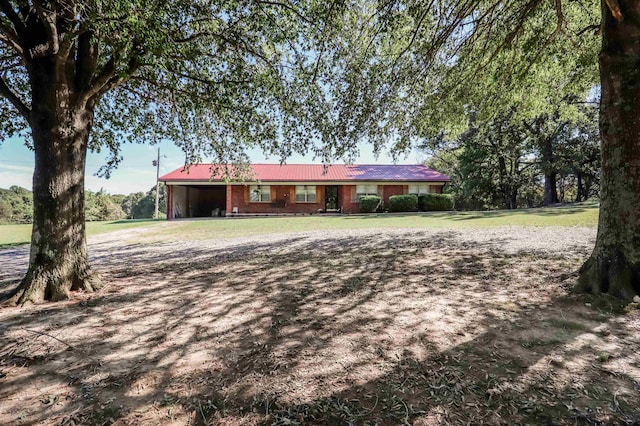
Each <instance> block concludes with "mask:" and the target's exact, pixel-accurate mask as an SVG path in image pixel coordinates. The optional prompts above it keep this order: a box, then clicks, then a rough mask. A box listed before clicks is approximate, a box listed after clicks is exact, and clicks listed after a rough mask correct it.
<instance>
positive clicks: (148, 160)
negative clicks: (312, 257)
mask: <svg viewBox="0 0 640 426" xmlns="http://www.w3.org/2000/svg"><path fill="white" fill-rule="evenodd" d="M158 147H160V154H161V156H162V157H161V159H160V176H162V175H163V174H166V173H169V172H171V171H173V170H175V169H177V168H179V167H182V166H183V165H184V154H183V153H182V150H180V148H178V147H176V146H175V145H173V144H172V143H171V142H168V141H164V142H160V143H159V144H158V145H155V146H148V145H136V144H128V145H124V146H123V149H122V156H123V161H122V162H121V163H120V165H119V166H118V168H117V169H116V170H115V171H114V172H113V173H112V174H111V177H110V178H109V179H105V178H100V177H98V176H96V175H95V173H96V172H97V171H98V169H99V168H100V166H102V165H104V164H105V163H106V157H107V153H106V152H102V153H89V154H88V155H87V170H86V177H85V186H86V188H87V189H88V190H90V191H94V192H97V191H99V190H100V189H103V190H104V191H106V192H108V193H110V194H130V193H132V192H139V191H142V192H147V191H149V190H150V189H151V188H152V187H153V186H154V185H155V184H156V168H155V167H154V166H153V164H152V161H153V160H155V159H156V157H157V155H158V152H157V149H158ZM359 149H360V156H359V157H358V158H356V159H355V160H354V163H358V164H392V163H393V160H392V158H391V156H390V155H388V154H386V153H385V152H382V153H381V154H380V156H379V157H378V158H377V159H376V158H375V157H374V155H373V153H372V150H371V147H370V146H368V145H364V144H362V145H360V146H359ZM249 157H250V159H251V162H252V163H277V162H278V160H277V159H274V158H270V159H267V158H265V156H264V155H263V153H262V152H261V151H260V150H253V151H249ZM423 160H424V154H421V153H419V152H416V151H413V152H409V153H407V155H406V156H404V157H403V156H401V157H400V158H399V159H398V161H396V164H417V163H421V162H422V161H423ZM287 163H288V164H312V163H318V162H317V161H314V160H313V156H311V155H308V156H300V155H296V156H292V157H291V158H290V159H289V160H287ZM33 165H34V158H33V152H32V151H30V150H29V149H28V148H27V147H26V146H25V145H24V140H21V139H18V138H10V139H7V140H4V141H0V188H9V187H10V186H12V185H18V186H21V187H23V188H27V189H31V186H32V184H31V182H32V176H33Z"/></svg>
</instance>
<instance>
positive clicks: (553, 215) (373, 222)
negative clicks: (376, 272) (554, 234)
mask: <svg viewBox="0 0 640 426" xmlns="http://www.w3.org/2000/svg"><path fill="white" fill-rule="evenodd" d="M597 223H598V204H597V203H580V204H572V205H568V206H561V207H550V208H535V209H521V210H512V211H507V210H498V211H487V212H432V213H415V214H375V215H346V216H322V215H313V216H311V215H308V216H287V217H243V218H236V219H223V220H184V221H175V222H169V223H168V226H163V227H162V228H160V229H158V231H157V232H154V233H153V236H151V237H145V238H151V239H152V240H154V241H166V240H175V238H180V239H186V240H202V239H215V238H232V237H242V236H250V235H264V234H273V233H280V232H299V231H310V230H341V229H362V228H486V227H495V226H595V225H596V224H597ZM159 224H167V222H165V221H163V220H159V221H154V220H150V219H149V220H119V221H110V222H89V223H88V224H87V233H88V235H96V234H102V233H105V232H111V231H119V230H123V229H129V228H139V227H148V226H157V225H159ZM30 235H31V225H0V248H6V247H10V246H15V245H21V244H27V243H28V242H29V239H30Z"/></svg>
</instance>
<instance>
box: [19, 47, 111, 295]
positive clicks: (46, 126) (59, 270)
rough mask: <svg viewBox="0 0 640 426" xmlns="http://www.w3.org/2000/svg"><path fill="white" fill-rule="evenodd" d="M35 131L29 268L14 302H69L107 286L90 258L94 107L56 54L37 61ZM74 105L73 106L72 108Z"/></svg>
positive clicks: (32, 122)
mask: <svg viewBox="0 0 640 426" xmlns="http://www.w3.org/2000/svg"><path fill="white" fill-rule="evenodd" d="M30 72H31V73H32V75H31V82H32V96H33V98H32V99H33V102H32V112H31V129H32V136H33V145H34V148H35V170H34V174H33V208H34V211H33V231H32V237H31V254H30V258H29V269H28V270H27V273H26V275H25V277H24V279H23V280H22V282H21V284H20V286H19V287H18V288H17V289H16V290H15V292H14V295H13V301H14V302H16V303H18V304H21V305H24V304H26V303H38V302H42V301H44V300H51V301H57V300H63V299H67V298H68V297H69V292H70V291H71V290H85V291H93V290H96V289H98V288H100V287H101V286H102V283H101V281H100V279H99V278H98V277H97V275H95V274H94V273H93V272H92V270H91V268H90V266H89V261H88V256H87V245H86V233H85V212H84V201H85V200H84V174H85V162H86V154H87V142H88V139H89V132H90V130H91V125H92V122H93V115H94V112H93V106H88V107H87V106H83V107H82V108H74V107H73V104H74V101H75V98H76V96H77V95H76V94H74V93H73V92H72V91H71V90H70V88H69V86H68V85H65V84H63V83H61V80H63V77H64V76H62V75H61V73H63V72H64V71H61V70H60V69H56V67H55V65H54V60H53V59H52V58H51V57H47V58H41V59H38V60H34V62H33V65H32V69H31V70H30ZM70 106H71V107H70Z"/></svg>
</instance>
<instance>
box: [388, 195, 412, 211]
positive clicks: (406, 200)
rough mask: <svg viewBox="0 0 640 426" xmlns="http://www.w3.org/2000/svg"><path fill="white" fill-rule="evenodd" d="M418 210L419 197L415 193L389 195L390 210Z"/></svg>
mask: <svg viewBox="0 0 640 426" xmlns="http://www.w3.org/2000/svg"><path fill="white" fill-rule="evenodd" d="M416 210H418V197H417V196H416V195H414V194H408V195H392V196H391V197H389V211H390V212H414V211H416Z"/></svg>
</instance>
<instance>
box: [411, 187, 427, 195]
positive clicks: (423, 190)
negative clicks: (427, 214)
mask: <svg viewBox="0 0 640 426" xmlns="http://www.w3.org/2000/svg"><path fill="white" fill-rule="evenodd" d="M429 187H430V185H409V191H408V192H409V194H415V195H420V194H428V193H430V192H431V191H430V189H429Z"/></svg>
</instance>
